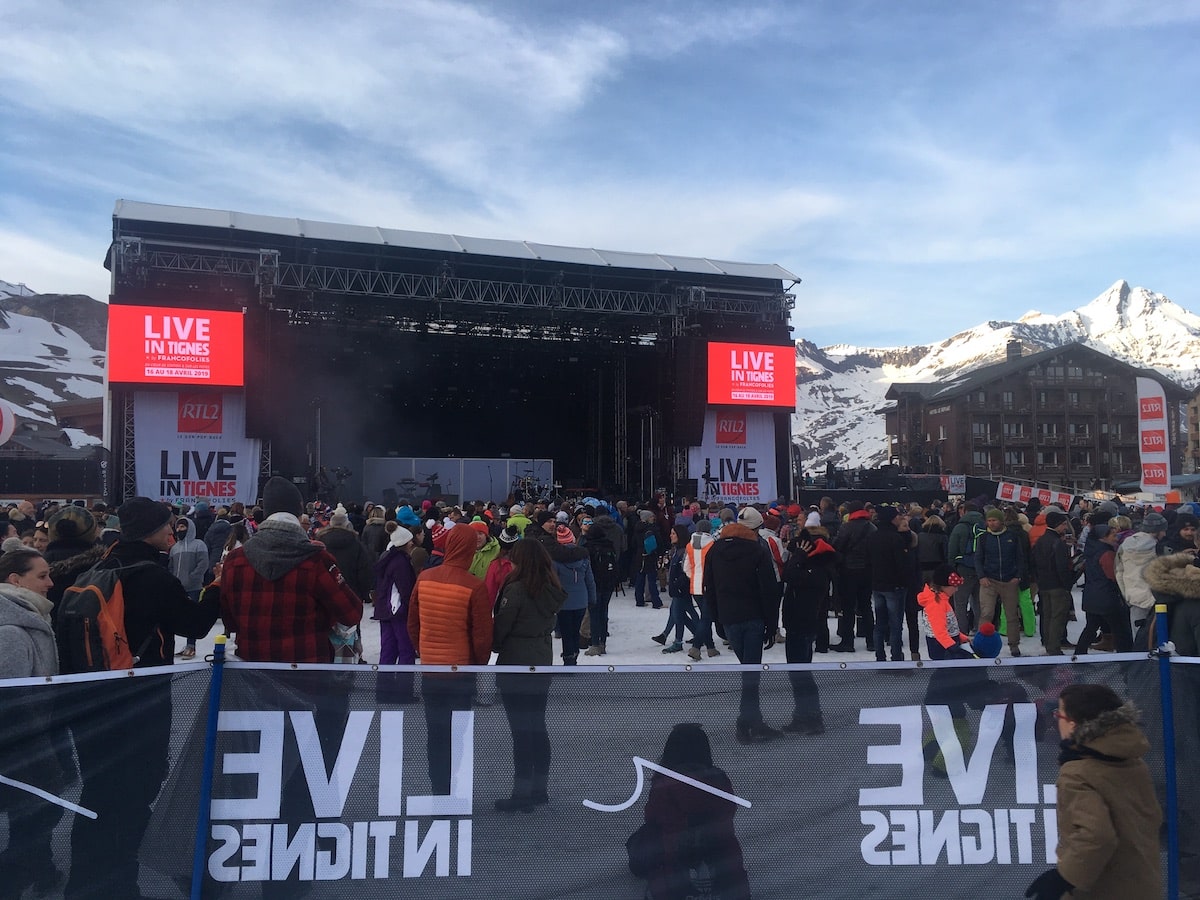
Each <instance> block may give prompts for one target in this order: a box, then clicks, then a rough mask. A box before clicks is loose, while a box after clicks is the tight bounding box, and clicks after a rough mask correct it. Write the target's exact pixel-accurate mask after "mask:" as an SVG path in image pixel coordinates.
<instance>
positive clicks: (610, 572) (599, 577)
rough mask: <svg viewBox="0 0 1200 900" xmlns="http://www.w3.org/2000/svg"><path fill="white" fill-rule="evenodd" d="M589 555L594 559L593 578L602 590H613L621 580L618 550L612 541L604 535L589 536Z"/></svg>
mask: <svg viewBox="0 0 1200 900" xmlns="http://www.w3.org/2000/svg"><path fill="white" fill-rule="evenodd" d="M587 551H588V557H589V558H590V559H591V561H592V578H594V579H595V581H596V587H597V588H599V589H600V590H602V591H607V590H612V589H613V588H615V587H616V586H617V582H618V581H620V578H619V577H618V566H617V551H616V549H615V548H614V547H613V545H612V542H611V541H609V540H607V539H606V538H603V537H595V538H593V537H592V536H591V535H589V536H588V542H587Z"/></svg>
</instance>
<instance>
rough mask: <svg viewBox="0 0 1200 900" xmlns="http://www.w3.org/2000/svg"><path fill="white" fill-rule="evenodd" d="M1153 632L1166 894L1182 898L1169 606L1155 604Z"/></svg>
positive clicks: (1174, 898) (1175, 899)
mask: <svg viewBox="0 0 1200 900" xmlns="http://www.w3.org/2000/svg"><path fill="white" fill-rule="evenodd" d="M1154 633H1155V635H1157V637H1156V638H1155V640H1156V643H1157V644H1158V648H1159V653H1158V675H1159V682H1160V685H1161V689H1160V695H1161V696H1162V720H1163V761H1164V763H1165V764H1166V774H1167V810H1166V813H1167V898H1168V900H1178V898H1179V798H1178V795H1177V794H1176V787H1175V707H1174V703H1173V700H1172V697H1171V654H1170V652H1169V651H1166V650H1164V649H1163V645H1164V644H1166V643H1167V642H1168V641H1169V640H1170V635H1169V634H1168V633H1167V606H1166V604H1165V603H1158V604H1155V606H1154Z"/></svg>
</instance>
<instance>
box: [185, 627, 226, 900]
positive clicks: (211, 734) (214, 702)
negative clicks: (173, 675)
mask: <svg viewBox="0 0 1200 900" xmlns="http://www.w3.org/2000/svg"><path fill="white" fill-rule="evenodd" d="M224 673H225V635H223V634H219V635H217V637H216V641H215V643H214V646H213V667H212V680H211V681H209V683H208V723H207V725H206V727H205V729H204V766H203V768H202V770H201V773H200V809H199V811H198V812H197V813H196V845H195V848H194V850H193V852H192V892H191V898H192V900H200V891H201V888H202V886H203V884H204V869H205V856H206V855H207V854H206V850H207V849H208V823H209V818H210V814H211V812H212V785H213V769H214V768H215V767H216V761H217V716H219V715H220V713H221V679H222V677H223V676H224Z"/></svg>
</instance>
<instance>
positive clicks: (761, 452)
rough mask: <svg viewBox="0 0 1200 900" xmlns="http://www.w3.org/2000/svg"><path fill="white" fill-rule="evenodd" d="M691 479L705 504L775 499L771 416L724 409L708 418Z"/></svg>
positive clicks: (693, 453) (691, 461)
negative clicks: (693, 480) (710, 502)
mask: <svg viewBox="0 0 1200 900" xmlns="http://www.w3.org/2000/svg"><path fill="white" fill-rule="evenodd" d="M688 477H689V478H695V479H696V486H697V491H698V492H699V496H700V499H701V500H703V501H716V502H718V503H766V502H769V501H771V500H774V499H775V496H776V488H775V422H774V419H773V415H772V413H771V412H770V411H766V410H757V409H736V408H729V407H721V408H717V409H711V408H710V409H709V410H708V411H707V412H706V413H705V414H704V443H703V444H701V446H699V447H691V448H689V449H688Z"/></svg>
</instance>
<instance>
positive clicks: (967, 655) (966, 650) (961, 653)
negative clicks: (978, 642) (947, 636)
mask: <svg viewBox="0 0 1200 900" xmlns="http://www.w3.org/2000/svg"><path fill="white" fill-rule="evenodd" d="M946 658H947V659H979V654H978V653H976V652H975V648H974V647H972V646H971V645H970V644H955V645H954V646H953V647H951V648H950V649H948V650H947V651H946Z"/></svg>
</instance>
